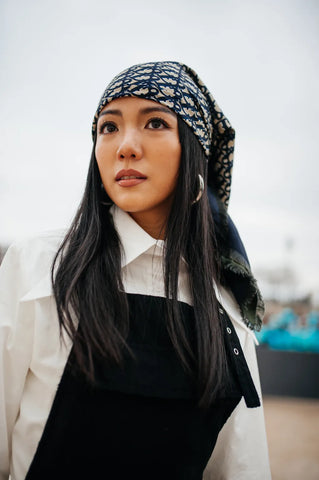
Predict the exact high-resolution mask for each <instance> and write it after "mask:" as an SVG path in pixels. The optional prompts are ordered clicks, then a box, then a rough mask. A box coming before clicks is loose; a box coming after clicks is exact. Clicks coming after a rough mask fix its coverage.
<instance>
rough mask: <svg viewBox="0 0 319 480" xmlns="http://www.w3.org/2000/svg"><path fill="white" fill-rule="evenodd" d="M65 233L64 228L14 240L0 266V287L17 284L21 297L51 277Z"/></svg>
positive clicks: (13, 286) (15, 286) (3, 288)
mask: <svg viewBox="0 0 319 480" xmlns="http://www.w3.org/2000/svg"><path fill="white" fill-rule="evenodd" d="M65 233H66V232H65V230H55V231H50V232H44V233H41V234H39V235H36V236H33V237H30V238H27V239H24V240H20V241H18V242H15V243H13V244H12V245H11V246H10V247H9V248H8V251H7V252H6V254H5V256H4V259H3V261H2V264H1V267H0V290H1V291H3V290H8V289H12V288H14V289H15V290H17V291H18V292H19V293H18V292H17V293H18V295H19V297H20V298H21V297H23V295H25V294H26V293H27V292H28V291H29V290H31V289H32V288H33V287H34V286H35V285H36V284H37V283H38V282H40V280H41V279H42V278H44V277H47V278H49V277H50V272H51V267H52V263H53V259H54V257H55V255H56V253H57V251H58V249H59V246H60V245H61V243H62V241H63V239H64V236H65Z"/></svg>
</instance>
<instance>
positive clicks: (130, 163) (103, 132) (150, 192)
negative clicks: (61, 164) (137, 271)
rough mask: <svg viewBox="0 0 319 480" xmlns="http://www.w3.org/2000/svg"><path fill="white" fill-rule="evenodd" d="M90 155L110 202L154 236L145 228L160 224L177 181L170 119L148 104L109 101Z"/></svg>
mask: <svg viewBox="0 0 319 480" xmlns="http://www.w3.org/2000/svg"><path fill="white" fill-rule="evenodd" d="M95 155H96V160H97V163H98V167H99V171H100V175H101V179H102V182H103V185H104V188H105V190H106V192H107V194H108V195H109V197H110V198H111V200H112V201H113V202H114V203H115V204H116V205H117V206H118V207H120V208H121V209H122V210H125V211H126V212H129V213H130V214H131V216H132V217H133V218H134V219H135V220H136V221H137V223H139V224H140V225H141V226H142V227H143V228H144V229H145V230H146V231H148V230H149V233H151V234H152V233H153V234H154V233H155V234H156V232H152V231H151V230H152V229H151V228H150V227H151V225H153V226H155V225H157V226H158V227H162V226H163V225H165V222H166V219H167V217H168V213H169V210H170V208H171V204H172V198H173V193H174V190H175V187H176V181H177V177H178V171H179V165H180V158H181V145H180V141H179V135H178V125H177V116H176V114H175V113H174V112H172V111H171V110H170V109H168V108H167V107H164V106H162V105H160V104H159V103H157V102H153V101H151V100H145V99H141V98H136V97H123V98H118V99H116V100H113V101H112V102H110V103H109V104H108V105H106V106H105V107H104V109H103V110H102V111H101V113H100V116H99V120H98V124H97V141H96V147H95ZM147 227H148V228H147Z"/></svg>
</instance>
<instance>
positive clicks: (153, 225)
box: [130, 213, 166, 240]
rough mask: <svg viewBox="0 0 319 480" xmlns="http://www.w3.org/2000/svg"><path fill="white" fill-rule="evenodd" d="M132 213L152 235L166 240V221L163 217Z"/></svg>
mask: <svg viewBox="0 0 319 480" xmlns="http://www.w3.org/2000/svg"><path fill="white" fill-rule="evenodd" d="M130 215H131V217H132V218H133V219H134V220H135V222H136V223H137V224H138V225H139V226H140V227H141V228H143V230H145V232H146V233H148V234H149V235H150V236H151V237H153V238H155V239H156V240H165V235H166V221H163V219H162V218H158V217H157V218H154V216H152V215H147V214H145V213H143V214H140V213H130Z"/></svg>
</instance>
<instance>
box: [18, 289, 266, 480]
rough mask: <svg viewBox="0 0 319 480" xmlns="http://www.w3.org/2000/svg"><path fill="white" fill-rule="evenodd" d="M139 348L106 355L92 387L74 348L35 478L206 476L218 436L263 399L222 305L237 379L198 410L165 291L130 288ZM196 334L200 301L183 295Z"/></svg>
mask: <svg viewBox="0 0 319 480" xmlns="http://www.w3.org/2000/svg"><path fill="white" fill-rule="evenodd" d="M128 301H129V308H130V333H129V337H128V340H127V342H128V344H129V346H130V348H131V350H132V351H133V353H134V358H132V356H129V355H127V356H125V359H124V364H123V367H121V368H120V367H116V368H115V367H114V368H110V367H108V368H105V367H104V366H103V365H102V363H101V362H100V363H99V362H97V364H96V371H97V378H98V381H97V384H96V385H95V386H94V387H92V386H90V385H89V384H88V383H87V382H85V381H84V379H83V378H82V377H81V376H80V375H76V374H74V371H73V369H72V368H71V365H72V350H71V353H70V356H69V360H68V362H67V364H66V367H65V370H64V373H63V376H62V378H61V382H60V384H59V387H58V390H57V393H56V396H55V399H54V402H53V405H52V408H51V411H50V414H49V416H48V420H47V423H46V425H45V428H44V431H43V434H42V437H41V439H40V442H39V445H38V448H37V451H36V453H35V456H34V458H33V461H32V463H31V465H30V468H29V471H28V474H27V476H26V480H73V479H74V480H84V479H85V480H91V479H99V480H103V479H105V480H108V479H114V480H115V479H116V480H124V479H125V480H127V479H128V478H137V479H139V480H146V479H148V480H159V479H161V480H163V479H165V480H200V479H202V476H203V471H204V469H205V467H206V465H207V462H208V460H209V458H210V456H211V454H212V452H213V449H214V446H215V443H216V440H217V436H218V434H219V432H220V430H221V428H222V426H223V425H224V423H225V422H226V420H227V419H228V417H229V416H230V414H231V413H232V411H233V410H234V409H235V407H236V406H237V404H238V403H239V401H240V399H241V398H242V396H244V398H245V401H246V404H247V406H248V407H257V406H259V405H260V402H259V398H258V394H257V392H256V389H255V387H254V384H253V381H252V378H251V375H250V372H249V369H248V366H247V364H246V361H245V358H244V355H243V352H242V349H241V346H240V343H239V340H238V337H237V335H236V332H235V329H234V327H233V325H232V323H231V321H230V319H229V318H228V316H227V314H226V312H225V311H224V310H223V309H222V308H221V307H220V315H221V318H222V324H223V325H224V339H225V347H226V352H227V359H228V366H229V372H230V382H229V385H228V386H227V388H226V389H225V391H224V392H223V393H221V394H220V396H218V398H217V399H216V400H215V402H214V403H213V405H211V407H210V408H209V409H208V410H207V411H203V410H202V409H199V408H198V406H197V402H196V395H195V390H194V384H193V381H192V379H191V378H190V376H189V375H188V374H187V373H185V371H184V369H183V367H182V366H181V363H180V361H179V359H178V357H177V355H176V353H175V350H174V348H173V346H172V344H171V341H170V338H169V336H168V334H167V331H166V328H165V326H164V322H163V319H164V314H165V299H163V298H160V297H151V296H146V295H137V294H128ZM180 306H181V311H182V314H183V318H184V321H185V324H186V326H187V329H188V332H189V334H190V335H192V325H193V319H194V316H193V308H192V307H190V306H189V305H187V304H185V303H182V302H181V303H180Z"/></svg>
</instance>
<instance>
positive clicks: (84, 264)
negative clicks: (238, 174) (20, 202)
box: [52, 118, 227, 407]
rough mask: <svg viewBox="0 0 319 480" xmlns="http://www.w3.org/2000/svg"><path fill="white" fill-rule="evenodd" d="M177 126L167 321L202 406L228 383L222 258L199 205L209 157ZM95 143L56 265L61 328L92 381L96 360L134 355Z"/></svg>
mask: <svg viewBox="0 0 319 480" xmlns="http://www.w3.org/2000/svg"><path fill="white" fill-rule="evenodd" d="M178 129H179V138H180V143H181V147H182V153H181V163H180V169H179V175H178V180H177V186H176V190H175V193H174V200H173V204H172V208H171V211H170V214H169V218H168V220H167V226H166V238H165V239H166V242H165V245H166V248H165V262H164V278H165V294H166V299H167V302H166V304H167V315H166V317H167V318H166V323H167V330H168V333H169V335H170V338H171V341H172V344H173V345H174V347H175V350H176V352H177V354H178V356H179V358H180V360H181V362H182V364H183V365H184V367H185V369H186V370H187V371H188V372H189V373H190V374H192V375H193V377H194V379H195V381H196V384H197V391H198V403H199V405H200V406H202V407H207V406H208V405H209V404H210V403H211V402H212V400H213V399H214V398H215V397H216V396H217V394H218V392H219V391H220V390H221V389H222V388H223V387H224V386H225V382H226V379H227V367H226V355H225V351H224V342H223V333H222V328H221V324H220V321H219V315H218V302H217V299H216V295H215V291H214V283H215V284H218V283H219V254H218V248H217V242H216V237H215V232H214V223H213V219H212V214H211V209H210V206H209V202H208V197H207V194H206V192H204V194H203V196H202V198H201V199H200V200H199V201H198V202H196V203H194V200H195V199H196V197H197V194H198V189H199V181H198V175H199V174H200V175H201V176H202V177H203V178H206V176H207V158H206V156H205V154H204V152H203V150H202V148H201V146H200V144H199V143H198V141H197V139H196V137H195V135H194V134H193V132H192V130H191V129H190V128H189V127H188V126H187V125H186V124H185V122H184V121H183V120H181V119H180V118H178ZM95 141H96V139H95ZM95 141H94V145H93V150H92V155H91V161H90V166H89V171H88V176H87V181H86V186H85V191H84V195H83V198H82V201H81V204H80V206H79V209H78V211H77V214H76V216H75V218H74V220H73V222H72V225H71V227H70V229H69V231H68V233H67V235H66V236H65V238H64V241H63V243H62V245H61V247H60V249H59V251H58V253H57V255H56V257H55V259H54V263H53V266H52V283H53V291H54V295H55V300H56V304H57V311H58V317H59V322H60V327H61V330H62V329H64V330H65V331H66V332H67V334H68V335H69V336H70V337H71V339H72V340H73V353H74V358H75V362H76V365H77V367H78V368H80V370H81V372H82V373H83V374H85V376H86V377H87V378H88V379H89V380H91V381H94V358H103V359H104V360H106V361H109V362H110V363H115V364H121V361H122V358H123V351H124V350H125V349H127V350H129V348H128V346H127V344H126V338H127V335H128V330H129V309H128V301H127V298H126V294H125V292H124V288H123V284H122V279H121V248H122V247H121V242H120V238H119V236H118V234H117V231H116V229H115V227H114V224H113V220H112V215H111V214H110V212H109V208H108V206H107V205H105V203H106V202H105V201H106V200H108V199H107V198H105V197H106V195H105V192H104V191H103V190H102V189H101V177H100V173H99V170H98V166H97V162H96V158H95ZM181 257H183V258H184V259H185V260H186V262H187V265H188V270H189V281H190V288H191V293H192V296H193V306H194V317H195V329H194V330H195V345H194V344H192V343H191V342H190V340H189V336H188V335H187V332H186V330H185V326H184V323H183V319H182V317H181V314H180V309H179V303H178V300H177V297H178V276H179V265H180V259H181ZM78 327H79V328H78Z"/></svg>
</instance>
